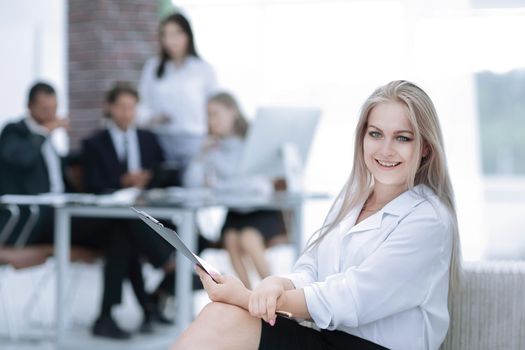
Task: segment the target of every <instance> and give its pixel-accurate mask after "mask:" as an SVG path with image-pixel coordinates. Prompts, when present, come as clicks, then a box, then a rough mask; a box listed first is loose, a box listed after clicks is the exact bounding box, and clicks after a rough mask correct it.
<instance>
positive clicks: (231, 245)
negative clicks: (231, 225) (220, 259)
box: [224, 230, 250, 289]
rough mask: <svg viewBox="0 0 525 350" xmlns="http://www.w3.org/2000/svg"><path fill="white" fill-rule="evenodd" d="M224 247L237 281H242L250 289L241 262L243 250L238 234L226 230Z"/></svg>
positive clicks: (246, 274)
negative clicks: (237, 277)
mask: <svg viewBox="0 0 525 350" xmlns="http://www.w3.org/2000/svg"><path fill="white" fill-rule="evenodd" d="M224 247H225V248H226V250H227V251H228V254H229V255H230V261H231V263H232V265H233V269H234V270H235V273H237V276H239V279H240V280H241V281H242V283H243V284H244V286H245V287H246V288H248V289H250V278H249V277H248V271H246V267H245V266H244V263H243V261H242V255H243V250H242V247H241V240H240V238H239V233H238V232H237V231H235V230H227V231H226V232H225V234H224Z"/></svg>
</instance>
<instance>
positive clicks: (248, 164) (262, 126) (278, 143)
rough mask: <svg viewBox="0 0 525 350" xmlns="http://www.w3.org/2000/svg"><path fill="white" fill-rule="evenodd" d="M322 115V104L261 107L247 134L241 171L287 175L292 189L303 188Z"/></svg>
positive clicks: (277, 175)
mask: <svg viewBox="0 0 525 350" xmlns="http://www.w3.org/2000/svg"><path fill="white" fill-rule="evenodd" d="M320 116H321V110H320V109H318V108H260V109H258V111H257V113H256V118H255V121H254V122H253V123H252V125H251V126H250V129H249V130H248V135H247V136H246V146H245V149H244V154H243V159H242V161H241V167H240V172H241V174H242V175H244V176H249V175H265V176H269V177H284V178H285V179H286V181H287V189H288V190H289V191H290V192H296V191H300V190H301V188H302V173H303V170H304V166H305V164H306V161H307V159H308V153H309V150H310V146H311V144H312V140H313V137H314V134H315V130H316V128H317V124H318V122H319V118H320Z"/></svg>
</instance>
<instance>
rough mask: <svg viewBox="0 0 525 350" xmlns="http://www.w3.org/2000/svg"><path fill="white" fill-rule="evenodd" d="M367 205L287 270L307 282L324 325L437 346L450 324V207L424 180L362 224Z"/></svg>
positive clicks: (400, 344)
mask: <svg viewBox="0 0 525 350" xmlns="http://www.w3.org/2000/svg"><path fill="white" fill-rule="evenodd" d="M361 208H362V204H361V205H358V206H357V207H355V208H354V209H353V210H352V211H351V212H350V213H349V214H348V215H347V217H346V218H345V219H343V221H342V222H341V223H340V224H339V225H338V226H336V228H334V230H333V231H331V232H330V233H328V235H327V236H325V237H324V239H323V240H322V241H321V243H320V244H319V245H318V246H317V247H316V248H314V249H312V250H310V251H308V252H306V253H305V254H303V255H302V256H301V257H300V258H299V260H298V261H297V263H296V265H295V267H294V270H293V273H292V274H290V275H287V276H285V277H287V278H289V279H290V280H291V281H292V282H293V284H294V285H295V287H296V288H304V294H305V298H306V304H307V307H308V311H309V313H310V315H311V317H312V319H313V321H314V322H315V324H316V325H317V326H318V327H319V328H321V329H329V330H334V329H338V330H341V331H344V332H347V333H350V334H353V335H356V336H358V337H360V338H364V339H367V340H369V341H372V342H374V343H376V344H379V345H382V346H384V347H387V348H389V349H392V350H397V349H399V350H401V349H402V350H411V349H413V350H416V349H417V350H422V349H427V350H437V349H438V348H439V346H440V345H441V343H442V342H443V340H444V338H445V335H446V333H447V329H448V325H449V314H448V308H447V298H448V285H449V267H450V257H451V252H452V234H453V226H452V219H451V215H450V212H449V211H448V209H447V208H446V206H445V205H444V204H443V203H441V202H440V200H439V199H438V198H437V196H436V195H435V194H434V193H433V192H432V190H431V189H430V188H428V187H427V186H424V185H419V186H416V187H415V188H414V190H413V192H411V191H407V192H405V193H403V194H401V195H400V196H398V197H397V198H395V199H394V200H392V201H391V202H390V203H388V204H387V205H386V206H385V207H384V208H383V209H382V210H380V211H379V212H377V213H375V214H374V215H372V216H370V217H368V218H366V219H365V220H363V221H361V222H360V223H358V224H357V225H356V224H355V222H356V220H357V217H358V215H359V213H360V211H361ZM331 215H335V211H334V212H333V213H332V214H331ZM332 217H333V216H332Z"/></svg>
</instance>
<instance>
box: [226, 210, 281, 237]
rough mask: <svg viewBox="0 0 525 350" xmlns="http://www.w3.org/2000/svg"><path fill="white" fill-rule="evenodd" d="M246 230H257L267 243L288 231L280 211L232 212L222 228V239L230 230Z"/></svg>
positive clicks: (227, 216)
mask: <svg viewBox="0 0 525 350" xmlns="http://www.w3.org/2000/svg"><path fill="white" fill-rule="evenodd" d="M246 228H254V229H256V230H257V231H259V232H260V233H261V234H262V236H263V238H264V239H265V240H266V241H268V240H270V239H271V238H273V237H275V236H277V235H279V234H283V233H285V231H286V230H285V227H284V221H283V215H282V213H281V212H280V211H278V210H257V211H252V212H248V213H240V212H236V211H233V210H230V211H229V212H228V215H226V220H225V221H224V225H223V226H222V230H221V237H223V236H224V233H225V232H226V231H227V230H228V229H234V230H237V231H240V230H242V229H246Z"/></svg>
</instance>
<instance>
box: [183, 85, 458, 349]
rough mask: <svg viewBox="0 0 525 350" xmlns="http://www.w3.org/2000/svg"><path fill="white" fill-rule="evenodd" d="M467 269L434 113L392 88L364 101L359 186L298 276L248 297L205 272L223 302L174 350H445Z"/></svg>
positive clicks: (421, 96)
mask: <svg viewBox="0 0 525 350" xmlns="http://www.w3.org/2000/svg"><path fill="white" fill-rule="evenodd" d="M459 261H460V254H459V239H458V230H457V220H456V214H455V209H454V200H453V192H452V186H451V184H450V179H449V176H448V171H447V167H446V161H445V154H444V147H443V141H442V136H441V131H440V127H439V123H438V119H437V115H436V111H435V108H434V106H433V104H432V101H431V100H430V98H429V97H428V95H427V94H426V93H425V92H424V91H423V90H421V89H420V88H419V87H417V86H416V85H414V84H412V83H409V82H406V81H393V82H391V83H389V84H387V85H385V86H382V87H380V88H379V89H377V90H376V91H375V92H374V93H373V94H372V95H371V96H370V97H369V98H368V99H367V100H366V102H365V104H364V106H363V108H362V112H361V116H360V119H359V122H358V124H357V129H356V140H355V151H354V166H353V170H352V173H351V174H350V178H349V179H348V182H347V183H346V184H345V186H344V187H343V189H342V191H341V193H340V194H339V196H338V198H337V199H336V201H335V203H334V205H333V207H332V209H331V210H330V212H329V214H328V216H327V219H326V221H325V224H324V225H323V227H322V228H321V230H319V231H318V232H317V234H316V235H315V236H314V239H313V241H311V243H310V244H309V246H308V247H307V249H306V251H305V253H304V254H303V255H302V256H301V257H300V258H299V260H298V262H297V264H296V265H295V267H294V270H293V273H292V274H290V275H288V276H282V277H277V276H270V277H267V278H266V279H264V280H263V281H262V282H261V283H260V284H259V285H258V286H257V287H256V288H255V289H254V290H253V291H250V290H247V289H246V288H244V287H243V286H242V284H241V283H240V282H239V281H238V280H237V279H236V278H234V277H231V276H214V280H215V281H217V283H216V282H214V281H213V280H212V279H211V277H210V276H207V275H206V274H204V273H203V272H202V271H201V270H199V271H198V272H199V275H200V277H201V280H202V282H203V284H204V286H205V288H206V290H207V292H208V295H209V296H210V299H211V300H212V301H213V302H212V303H210V304H208V305H207V306H206V307H205V308H204V310H203V311H202V312H201V313H200V315H199V316H198V318H197V319H196V320H195V322H194V323H193V324H192V325H191V326H190V327H189V328H188V329H187V330H186V331H185V332H184V333H183V334H182V336H181V337H180V338H179V339H178V341H177V343H176V344H175V345H174V347H173V349H230V350H232V349H243V350H246V349H272V350H276V349H360V350H361V349H385V348H388V349H403V350H410V349H418V350H419V349H429V350H437V349H438V348H439V346H440V345H441V343H442V342H443V340H444V338H445V335H446V333H447V329H448V325H449V318H450V317H449V311H448V305H447V301H448V298H449V293H450V291H453V290H454V289H455V288H456V286H457V283H458V278H457V275H458V271H459ZM277 310H283V311H287V312H289V313H291V314H292V318H291V319H288V318H284V317H276V311H277ZM301 320H312V321H313V322H314V323H315V325H316V326H317V328H319V329H320V331H318V330H316V329H313V328H310V327H304V326H303V325H301V324H299V323H298V322H297V321H301Z"/></svg>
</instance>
